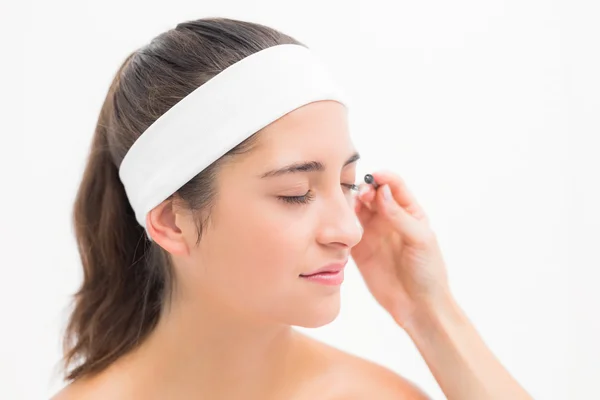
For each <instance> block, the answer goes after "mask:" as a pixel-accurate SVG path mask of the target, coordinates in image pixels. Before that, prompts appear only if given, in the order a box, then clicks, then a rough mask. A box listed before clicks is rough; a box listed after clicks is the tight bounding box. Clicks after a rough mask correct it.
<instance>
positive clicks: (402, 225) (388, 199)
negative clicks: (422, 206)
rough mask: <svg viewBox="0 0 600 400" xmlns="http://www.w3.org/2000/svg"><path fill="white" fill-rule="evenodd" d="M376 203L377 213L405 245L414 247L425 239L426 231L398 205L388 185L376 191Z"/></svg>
mask: <svg viewBox="0 0 600 400" xmlns="http://www.w3.org/2000/svg"><path fill="white" fill-rule="evenodd" d="M377 203H378V207H377V209H378V211H382V214H383V217H384V218H385V219H386V220H388V221H389V223H390V224H391V225H392V226H393V228H394V229H395V230H396V231H397V232H398V233H399V234H400V236H401V237H402V238H403V239H404V241H405V242H406V243H408V244H414V245H416V244H420V243H422V242H423V241H424V240H426V239H427V236H426V233H427V229H424V227H423V226H422V225H421V222H420V221H419V220H417V219H416V218H415V217H413V216H412V215H410V214H409V213H408V212H407V211H406V210H405V209H404V208H402V207H401V206H400V205H399V204H398V202H397V201H396V199H394V196H393V195H392V191H391V190H390V186H389V185H388V184H385V185H383V186H382V187H381V188H380V190H378V191H377Z"/></svg>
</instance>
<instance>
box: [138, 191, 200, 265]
mask: <svg viewBox="0 0 600 400" xmlns="http://www.w3.org/2000/svg"><path fill="white" fill-rule="evenodd" d="M184 218H185V217H183V216H182V215H181V214H179V213H178V212H177V210H176V208H175V207H174V205H173V200H172V199H169V200H165V201H163V202H162V203H161V204H159V205H158V206H156V207H154V208H153V209H152V210H150V212H149V213H148V214H147V215H146V227H147V229H148V233H149V234H150V236H151V237H152V240H153V241H155V242H156V243H157V244H158V245H159V246H160V247H162V248H163V249H165V250H166V251H168V252H169V253H171V254H173V255H182V256H185V255H189V250H190V248H189V246H188V243H187V240H186V228H188V227H187V225H188V224H185V223H184V222H185V221H184ZM182 225H183V226H182ZM192 225H193V224H192Z"/></svg>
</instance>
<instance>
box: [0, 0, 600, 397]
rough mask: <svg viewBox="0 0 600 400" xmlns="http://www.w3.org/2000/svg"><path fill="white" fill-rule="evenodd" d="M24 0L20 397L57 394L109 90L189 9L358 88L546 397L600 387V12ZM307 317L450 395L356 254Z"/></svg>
mask: <svg viewBox="0 0 600 400" xmlns="http://www.w3.org/2000/svg"><path fill="white" fill-rule="evenodd" d="M212 3H213V4H211V3H210V2H202V1H174V0H171V1H149V0H145V1H141V0H140V1H125V0H121V1H107V0H104V1H96V2H89V1H87V2H86V1H41V0H40V1H18V2H17V1H13V2H2V3H1V6H0V7H1V8H0V19H1V21H0V22H1V27H0V30H1V31H0V34H1V35H0V36H1V37H2V39H1V40H2V44H1V47H0V57H1V59H0V61H1V62H0V68H1V70H0V79H1V81H0V87H1V89H0V101H1V103H0V113H1V118H0V121H1V128H0V134H1V135H2V136H1V142H0V163H1V164H0V171H1V172H0V173H1V174H2V176H1V188H2V189H1V190H2V192H1V194H2V196H0V202H1V203H0V209H1V210H2V214H1V216H2V222H1V223H0V227H1V228H0V229H1V231H0V235H1V236H0V246H2V248H1V255H2V261H1V262H0V266H1V268H2V271H1V272H2V274H1V279H0V321H1V327H0V398H1V399H41V398H48V397H50V395H51V394H53V393H55V392H56V391H57V390H58V389H60V387H61V386H62V383H61V381H60V379H59V376H58V375H57V370H56V367H57V365H58V361H59V358H60V355H61V354H60V350H61V349H60V340H61V337H60V335H61V329H62V328H63V324H64V322H65V320H66V316H67V314H66V311H67V309H66V307H67V305H68V301H69V296H70V295H71V294H72V293H73V292H74V291H75V290H76V289H77V287H78V285H79V283H80V279H81V266H80V263H79V258H78V254H77V251H76V247H75V242H74V239H73V235H72V230H71V225H70V224H71V220H70V218H71V215H70V213H71V206H72V202H73V200H74V196H75V191H76V189H77V185H78V183H79V180H80V178H81V174H82V170H83V166H84V162H85V158H86V156H87V151H88V148H89V145H90V140H91V137H92V133H93V130H94V126H95V123H96V118H97V116H98V112H99V110H100V106H101V104H102V101H103V100H104V96H105V94H106V91H107V89H108V86H109V84H110V81H111V80H112V77H113V75H114V73H115V72H116V69H117V68H118V66H119V65H120V64H121V62H122V61H123V60H124V58H125V57H126V56H127V55H128V54H129V53H130V52H131V51H133V50H134V49H136V48H138V47H140V46H142V45H144V44H146V43H147V42H148V41H149V40H150V39H151V38H153V37H154V36H156V35H158V34H159V33H161V32H162V31H164V30H168V29H170V28H172V27H174V26H175V25H176V24H177V23H178V22H182V21H185V20H191V19H196V18H202V17H209V16H225V17H231V18H238V19H246V20H250V21H253V22H259V23H264V24H267V25H270V26H272V27H274V28H277V29H280V30H282V31H284V32H285V33H288V34H290V35H292V36H294V37H296V38H297V39H299V40H300V41H302V42H304V43H306V44H307V45H309V46H310V47H311V48H313V50H314V51H316V52H318V53H320V54H321V55H322V56H323V57H325V59H326V61H327V62H329V63H330V66H331V68H334V69H335V71H336V76H337V77H338V78H339V82H340V83H341V84H342V85H343V86H344V88H345V90H346V91H347V92H348V93H349V94H350V95H351V97H352V99H353V111H352V114H351V128H352V130H353V135H354V137H355V143H356V145H357V147H358V149H359V150H360V151H361V153H362V155H363V160H362V161H361V162H359V165H361V171H359V172H363V173H364V172H368V171H370V170H371V169H379V168H385V169H392V170H395V171H397V172H398V173H399V174H401V175H402V176H403V177H404V178H405V179H406V180H407V182H408V184H409V186H410V188H411V189H412V190H413V192H414V193H415V195H416V196H417V199H418V200H419V201H420V202H421V203H422V205H423V206H424V208H425V210H426V211H427V212H428V214H429V215H430V218H431V219H432V223H433V227H434V230H435V231H436V232H437V235H438V238H439V240H440V245H441V246H442V250H443V252H444V254H445V259H446V262H447V264H448V268H449V274H450V281H451V285H452V288H453V290H454V293H455V295H456V297H457V298H458V301H459V303H460V304H461V306H462V307H463V309H464V310H465V311H466V313H467V315H468V316H469V317H470V318H471V320H472V321H473V323H474V324H475V326H476V327H477V329H478V330H479V332H480V333H481V334H482V336H483V337H484V340H485V341H486V342H487V343H488V345H489V346H490V347H491V349H492V350H493V352H494V353H495V354H496V355H497V356H498V358H499V359H500V360H501V362H502V363H503V364H504V365H505V366H506V367H507V368H508V369H509V371H510V372H511V373H513V374H514V376H515V377H516V378H517V379H518V381H519V382H521V383H522V384H523V385H524V386H525V388H526V389H527V390H529V391H530V393H531V394H532V395H533V396H534V397H535V398H536V399H578V398H586V399H592V398H596V399H598V398H600V387H599V385H598V378H600V345H599V343H598V340H600V312H599V306H600V294H599V293H600V291H599V290H598V286H599V285H600V272H599V271H600V256H599V254H598V252H599V251H600V233H599V232H600V211H599V209H600V189H599V185H600V179H599V178H600V139H599V137H600V136H599V135H600V122H599V119H600V117H599V110H600V100H599V99H600V94H599V93H600V78H599V71H600V55H599V53H600V27H599V26H600V25H599V24H598V20H599V19H600V12H599V9H598V6H597V4H598V3H597V2H592V1H589V2H588V3H587V4H584V3H580V2H574V1H569V2H567V1H566V0H565V1H563V2H558V1H548V0H544V1H542V0H538V1H534V0H526V1H524V0H505V1H501V0H497V1H490V0H485V1H482V0H455V1H443V0H422V1H398V0H396V1H378V0H368V1H323V0H319V1H313V0H310V1H309V0H304V1H301V2H300V1H294V2H290V1H252V2H249V1H241V0H240V1H223V0H220V1H215V2H212ZM342 296H343V297H342V311H341V314H340V316H339V318H338V319H337V320H336V321H335V322H333V323H332V324H330V325H328V326H325V327H323V328H319V329H316V330H306V331H307V332H309V334H311V335H314V336H315V337H318V338H320V339H322V340H324V341H326V342H328V343H330V344H332V345H334V346H337V347H339V348H341V349H344V350H346V351H348V352H351V353H354V354H358V355H360V356H362V357H365V358H368V359H371V360H374V361H376V362H379V363H381V364H383V365H385V366H387V367H389V368H392V369H393V370H395V371H397V372H398V373H400V374H402V375H404V376H405V377H407V378H409V379H411V380H413V381H414V382H416V383H417V384H418V385H419V386H421V387H422V388H423V389H424V390H425V391H426V392H427V393H429V394H430V395H431V396H432V397H433V398H435V399H443V398H444V396H443V394H442V392H441V391H440V389H439V387H438V386H437V384H436V382H435V380H434V379H433V377H432V376H431V374H430V372H429V370H428V369H427V366H426V364H425V363H424V361H423V360H422V358H421V357H420V355H419V353H418V352H417V351H416V349H415V347H414V345H413V344H412V342H411V341H410V340H409V338H408V336H407V335H406V334H405V333H404V332H403V331H402V330H401V329H400V328H398V327H397V326H396V325H394V323H393V321H392V320H391V318H390V317H389V316H388V315H387V314H386V313H385V311H384V310H383V309H381V308H380V307H379V306H378V305H377V303H376V302H375V301H374V300H373V298H372V297H371V295H370V293H369V292H368V290H367V289H366V287H365V285H364V283H363V282H362V280H361V278H360V275H359V273H358V271H357V270H356V268H355V266H354V265H350V268H349V271H348V275H347V280H346V282H345V283H344V285H343V286H342Z"/></svg>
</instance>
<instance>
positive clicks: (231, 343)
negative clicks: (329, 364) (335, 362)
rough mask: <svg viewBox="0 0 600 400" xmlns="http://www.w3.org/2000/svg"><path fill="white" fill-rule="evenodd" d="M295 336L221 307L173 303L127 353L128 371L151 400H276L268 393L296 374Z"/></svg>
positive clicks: (285, 327)
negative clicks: (208, 399) (151, 330)
mask: <svg viewBox="0 0 600 400" xmlns="http://www.w3.org/2000/svg"><path fill="white" fill-rule="evenodd" d="M299 335H300V334H299V333H297V332H296V331H294V330H293V329H292V328H291V327H290V326H289V325H282V324H277V323H273V322H269V321H260V320H258V319H256V318H250V317H249V316H247V315H246V316H243V315H241V314H240V313H236V312H234V311H233V310H231V309H228V308H227V307H224V306H218V307H217V306H215V304H208V303H204V304H199V303H191V302H188V303H177V304H174V305H173V307H171V308H170V309H169V310H168V311H166V312H165V313H163V316H162V317H161V320H160V321H159V323H158V325H157V327H156V328H155V330H154V331H153V332H152V334H151V335H150V336H149V338H148V339H147V340H146V341H145V342H144V343H143V344H142V345H141V346H140V348H139V349H137V350H136V351H135V352H134V353H133V354H132V356H131V357H130V360H132V363H133V364H135V368H130V369H131V370H135V371H136V372H133V375H134V376H136V377H138V374H139V375H140V376H139V379H135V381H137V382H141V383H142V385H143V386H144V387H145V388H144V390H148V391H151V394H152V396H156V398H167V397H168V398H191V397H194V396H198V395H199V394H202V397H203V398H211V399H220V398H244V399H251V398H262V399H265V398H270V397H277V395H276V394H275V393H273V388H275V387H281V386H285V385H289V383H290V380H291V381H294V380H295V379H293V378H292V376H293V375H297V374H298V373H299V372H300V368H301V365H302V362H299V357H298V356H299V355H300V352H299V351H298V345H297V344H298V343H299ZM127 373H128V374H129V376H131V375H132V374H131V373H130V372H129V371H127ZM284 383H285V385H284ZM146 398H150V397H146Z"/></svg>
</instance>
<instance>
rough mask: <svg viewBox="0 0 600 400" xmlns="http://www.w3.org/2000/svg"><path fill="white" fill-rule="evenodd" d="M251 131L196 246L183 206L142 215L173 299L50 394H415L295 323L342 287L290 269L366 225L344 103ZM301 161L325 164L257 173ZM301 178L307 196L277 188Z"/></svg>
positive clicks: (312, 317) (330, 311)
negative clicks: (135, 336) (172, 285)
mask: <svg viewBox="0 0 600 400" xmlns="http://www.w3.org/2000/svg"><path fill="white" fill-rule="evenodd" d="M260 136H261V137H260V141H259V145H258V146H257V147H256V148H255V149H254V150H253V151H252V152H250V153H248V154H244V155H241V156H238V157H236V158H235V159H234V160H233V161H232V162H228V163H226V164H224V167H223V168H222V169H221V170H220V172H219V176H218V182H217V185H218V197H217V199H216V202H215V206H214V208H213V209H212V210H211V220H210V224H209V227H208V229H207V230H206V232H205V233H204V235H203V237H202V240H201V242H200V244H199V245H198V246H196V245H195V241H196V226H195V225H194V222H193V219H192V217H191V215H190V214H189V212H188V211H187V210H186V209H185V208H183V207H180V206H178V205H177V203H176V202H171V201H166V202H164V203H163V204H161V205H160V206H158V207H156V208H155V209H154V210H153V211H152V212H150V213H149V214H148V216H147V226H148V229H149V232H150V234H151V235H152V237H153V240H154V241H155V242H156V243H158V244H159V245H160V246H162V247H163V248H164V249H166V250H167V251H168V252H169V253H170V254H171V256H172V257H173V260H174V265H175V274H176V282H177V284H176V290H175V293H174V296H173V301H172V304H171V307H170V308H169V309H168V311H167V312H165V313H164V314H163V316H162V318H161V321H160V322H159V325H158V326H157V328H156V329H155V330H154V331H153V333H152V334H151V335H150V337H149V339H148V340H147V341H145V342H144V343H143V344H142V346H141V347H139V348H138V349H137V350H135V351H134V352H132V353H130V354H127V355H126V356H124V357H122V358H121V359H119V360H118V361H117V362H115V363H114V364H113V365H112V366H110V367H109V368H108V369H107V370H105V371H103V372H101V373H100V374H98V375H97V376H94V377H89V378H86V379H82V380H80V381H77V382H75V383H73V384H71V385H70V386H68V387H67V388H66V389H65V390H64V391H63V392H62V393H61V394H59V397H57V399H63V398H71V397H69V396H73V398H76V397H77V398H78V396H86V398H90V399H95V398H103V399H105V398H112V399H121V398H133V397H135V398H144V399H164V398H181V399H187V398H197V396H198V395H199V394H201V395H202V398H207V399H233V398H244V399H282V398H285V399H315V398H319V399H336V398H345V399H349V398H365V396H369V395H372V394H373V393H378V398H381V399H385V398H388V397H386V396H390V397H389V398H390V399H391V398H394V399H396V398H399V397H398V396H399V395H402V396H411V397H407V398H419V399H420V398H425V397H423V396H422V394H421V392H420V391H419V389H418V388H416V387H415V386H414V385H413V384H412V383H411V382H409V381H408V380H406V379H404V378H402V377H400V376H397V375H396V374H394V373H393V372H391V371H389V370H387V369H385V368H383V367H381V366H379V365H376V364H373V363H371V362H369V361H366V360H363V359H360V358H358V357H355V356H352V355H349V354H346V353H344V352H342V351H339V350H337V349H334V348H332V347H330V346H327V345H325V344H324V343H321V342H318V341H316V340H313V339H310V338H308V337H306V336H305V335H302V334H300V333H299V332H297V331H296V330H294V329H292V325H296V326H303V327H319V326H323V325H325V324H328V323H330V322H331V321H333V320H334V319H335V318H336V316H337V315H338V313H339V310H340V287H339V286H325V285H321V284H317V283H314V282H310V281H307V280H305V279H303V278H301V277H300V276H299V275H300V274H306V273H310V272H312V271H314V270H315V269H317V268H320V267H323V266H325V265H327V264H330V263H333V262H343V261H344V260H347V259H348V258H349V257H350V251H351V249H352V247H354V246H355V245H357V244H358V243H359V242H360V240H361V238H362V229H361V227H360V226H359V224H358V220H357V215H356V214H355V211H354V206H355V196H356V189H354V190H352V188H351V186H350V185H353V184H354V183H355V182H356V161H354V162H351V163H349V164H348V163H347V162H348V161H349V160H350V159H351V158H352V156H353V155H354V154H355V153H356V149H355V147H354V145H353V143H352V141H351V139H350V135H349V130H348V124H347V115H346V109H345V107H344V106H342V105H341V104H339V103H337V102H334V101H319V102H315V103H311V104H308V105H306V106H303V107H301V108H299V109H296V110H294V111H292V112H290V113H288V114H287V115H285V116H284V117H282V118H280V119H279V120H277V121H275V122H273V123H272V124H270V125H269V126H267V127H266V128H264V129H263V130H262V132H261V133H260ZM305 161H318V162H321V163H322V164H323V165H324V169H323V170H321V171H310V172H304V171H301V172H295V173H287V174H282V175H279V176H271V177H266V178H262V177H261V176H262V175H264V174H265V173H267V172H268V171H271V170H274V169H278V168H281V167H283V166H286V165H289V164H292V163H298V162H305ZM309 191H310V192H311V195H312V196H313V197H312V200H310V201H309V202H308V203H305V204H304V203H299V202H295V203H288V202H286V201H284V200H283V199H281V198H280V197H281V196H304V195H306V194H307V192H309ZM60 396H66V397H60Z"/></svg>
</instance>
